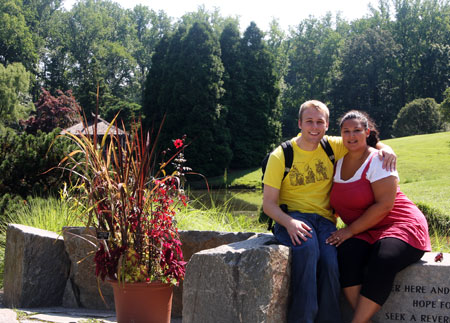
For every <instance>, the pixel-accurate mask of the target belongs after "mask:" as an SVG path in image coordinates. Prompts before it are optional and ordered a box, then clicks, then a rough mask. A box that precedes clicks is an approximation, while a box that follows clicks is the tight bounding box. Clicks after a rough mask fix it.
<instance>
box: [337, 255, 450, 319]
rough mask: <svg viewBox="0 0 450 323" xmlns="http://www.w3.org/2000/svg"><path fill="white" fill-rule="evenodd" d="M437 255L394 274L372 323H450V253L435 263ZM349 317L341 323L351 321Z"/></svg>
mask: <svg viewBox="0 0 450 323" xmlns="http://www.w3.org/2000/svg"><path fill="white" fill-rule="evenodd" d="M436 255H437V253H436V252H428V253H425V255H424V256H423V257H422V260H421V261H419V262H417V263H415V264H413V265H411V266H409V267H407V268H406V269H404V270H402V271H401V272H399V273H398V274H397V276H396V277H395V281H394V286H393V288H392V291H391V294H390V295H389V298H388V299H387V301H386V303H385V304H384V305H383V307H382V308H381V310H380V311H379V312H378V313H377V314H376V315H375V316H374V317H373V320H372V322H373V323H391V322H392V323H398V322H423V323H429V322H432V323H450V254H448V253H445V254H444V259H443V260H442V262H435V261H434V258H435V257H436ZM347 314H350V316H348V315H347V317H345V319H344V322H350V320H351V312H347Z"/></svg>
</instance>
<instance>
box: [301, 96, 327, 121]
mask: <svg viewBox="0 0 450 323" xmlns="http://www.w3.org/2000/svg"><path fill="white" fill-rule="evenodd" d="M310 108H314V109H316V110H318V111H322V112H324V113H325V116H326V119H327V122H329V119H330V110H328V107H327V106H326V105H325V103H323V102H320V101H318V100H309V101H306V102H305V103H303V104H302V105H301V106H300V109H299V110H298V119H299V120H302V114H303V111H305V110H306V109H310Z"/></svg>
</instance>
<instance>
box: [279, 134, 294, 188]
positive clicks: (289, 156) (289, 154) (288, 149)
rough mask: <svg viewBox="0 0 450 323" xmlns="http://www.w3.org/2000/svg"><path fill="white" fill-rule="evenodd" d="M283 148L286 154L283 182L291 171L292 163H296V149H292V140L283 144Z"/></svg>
mask: <svg viewBox="0 0 450 323" xmlns="http://www.w3.org/2000/svg"><path fill="white" fill-rule="evenodd" d="M281 148H283V153H284V173H283V179H282V180H281V181H283V180H284V179H285V178H286V176H287V174H288V173H289V171H290V170H291V167H292V163H293V162H294V149H293V148H292V142H291V141H290V140H286V141H285V142H282V143H281Z"/></svg>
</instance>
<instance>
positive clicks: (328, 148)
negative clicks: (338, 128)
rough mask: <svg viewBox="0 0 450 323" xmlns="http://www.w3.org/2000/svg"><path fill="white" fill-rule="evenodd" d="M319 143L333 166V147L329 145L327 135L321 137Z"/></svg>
mask: <svg viewBox="0 0 450 323" xmlns="http://www.w3.org/2000/svg"><path fill="white" fill-rule="evenodd" d="M320 145H321V146H322V148H323V150H325V152H326V153H327V155H328V158H330V160H331V163H332V164H333V166H334V163H335V160H336V158H335V157H334V152H333V148H331V145H330V143H329V142H328V139H327V137H323V138H322V139H321V140H320Z"/></svg>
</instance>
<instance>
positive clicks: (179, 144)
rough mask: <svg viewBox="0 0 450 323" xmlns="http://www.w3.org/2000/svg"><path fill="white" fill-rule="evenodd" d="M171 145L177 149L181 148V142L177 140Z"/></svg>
mask: <svg viewBox="0 0 450 323" xmlns="http://www.w3.org/2000/svg"><path fill="white" fill-rule="evenodd" d="M173 144H174V145H175V148H177V149H179V148H181V147H183V140H181V139H177V140H175V141H174V142H173Z"/></svg>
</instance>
